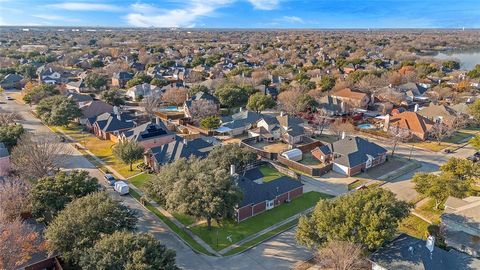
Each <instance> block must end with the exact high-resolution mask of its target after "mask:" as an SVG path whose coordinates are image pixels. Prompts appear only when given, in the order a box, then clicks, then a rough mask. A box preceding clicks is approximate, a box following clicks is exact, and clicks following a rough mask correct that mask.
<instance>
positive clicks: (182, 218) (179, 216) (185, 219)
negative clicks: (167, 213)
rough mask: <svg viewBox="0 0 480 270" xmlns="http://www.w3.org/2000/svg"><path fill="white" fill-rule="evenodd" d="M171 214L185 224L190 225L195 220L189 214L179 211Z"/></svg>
mask: <svg viewBox="0 0 480 270" xmlns="http://www.w3.org/2000/svg"><path fill="white" fill-rule="evenodd" d="M172 216H174V217H175V219H177V220H178V221H180V223H182V224H183V225H185V226H188V225H191V224H193V223H195V222H196V220H195V218H194V217H192V216H189V215H185V214H180V213H172Z"/></svg>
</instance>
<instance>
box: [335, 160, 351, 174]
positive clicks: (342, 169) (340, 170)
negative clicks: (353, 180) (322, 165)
mask: <svg viewBox="0 0 480 270" xmlns="http://www.w3.org/2000/svg"><path fill="white" fill-rule="evenodd" d="M333 171H334V172H337V173H341V174H345V175H348V168H347V167H346V166H343V165H340V164H337V163H333Z"/></svg>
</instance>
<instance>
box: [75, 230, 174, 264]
mask: <svg viewBox="0 0 480 270" xmlns="http://www.w3.org/2000/svg"><path fill="white" fill-rule="evenodd" d="M79 265H80V266H81V267H82V269H85V270H90V269H91V270H96V269H105V270H106V269H111V270H123V269H129V270H147V269H151V270H154V269H163V270H176V269H179V268H178V267H177V266H176V265H175V251H174V250H171V249H167V248H166V247H165V246H164V245H162V244H161V243H160V241H158V240H157V239H155V237H153V235H151V234H145V233H141V234H134V233H131V232H115V233H114V234H112V235H107V236H105V237H103V238H102V239H100V240H99V241H98V242H97V243H95V246H93V247H92V248H90V249H88V250H86V251H85V253H83V255H82V256H81V259H80V263H79Z"/></svg>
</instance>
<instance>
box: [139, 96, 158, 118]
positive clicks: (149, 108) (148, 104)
mask: <svg viewBox="0 0 480 270" xmlns="http://www.w3.org/2000/svg"><path fill="white" fill-rule="evenodd" d="M141 105H142V106H143V108H144V109H145V112H146V113H147V114H148V116H149V117H150V119H153V118H155V112H156V111H157V110H158V108H160V105H162V99H161V98H159V97H156V96H153V95H151V96H148V97H146V98H144V99H142V103H141Z"/></svg>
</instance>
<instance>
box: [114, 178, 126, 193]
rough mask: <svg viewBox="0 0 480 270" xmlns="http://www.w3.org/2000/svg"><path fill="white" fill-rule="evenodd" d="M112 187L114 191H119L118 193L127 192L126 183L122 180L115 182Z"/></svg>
mask: <svg viewBox="0 0 480 270" xmlns="http://www.w3.org/2000/svg"><path fill="white" fill-rule="evenodd" d="M113 189H114V190H115V191H116V192H118V193H120V195H125V194H128V191H129V187H128V184H127V183H125V182H123V181H117V182H115V186H114V187H113Z"/></svg>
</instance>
